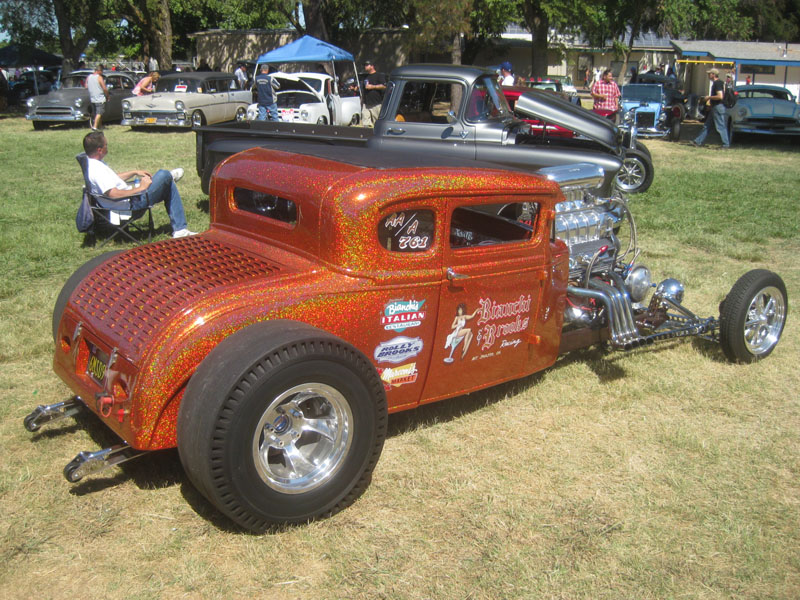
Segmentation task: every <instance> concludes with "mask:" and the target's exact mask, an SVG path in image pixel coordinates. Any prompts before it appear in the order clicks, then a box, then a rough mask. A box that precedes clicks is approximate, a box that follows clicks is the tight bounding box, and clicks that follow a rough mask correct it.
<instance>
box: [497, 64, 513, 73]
mask: <svg viewBox="0 0 800 600" xmlns="http://www.w3.org/2000/svg"><path fill="white" fill-rule="evenodd" d="M500 68H501V69H505V70H506V71H508V72H509V73H510V72H511V71H513V70H514V67H512V66H511V63H510V62H508V61H506V62H502V63H500Z"/></svg>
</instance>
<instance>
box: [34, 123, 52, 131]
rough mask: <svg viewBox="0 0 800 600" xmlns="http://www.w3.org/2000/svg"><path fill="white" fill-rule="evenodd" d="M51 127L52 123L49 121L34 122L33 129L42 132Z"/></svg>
mask: <svg viewBox="0 0 800 600" xmlns="http://www.w3.org/2000/svg"><path fill="white" fill-rule="evenodd" d="M49 126H50V123H48V122H47V121H34V122H33V128H34V129H35V130H36V131H41V130H42V129H47V128H48V127H49Z"/></svg>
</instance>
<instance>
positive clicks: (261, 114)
mask: <svg viewBox="0 0 800 600" xmlns="http://www.w3.org/2000/svg"><path fill="white" fill-rule="evenodd" d="M267 113H269V120H270V121H280V117H279V116H278V103H277V102H273V103H272V104H270V105H269V106H264V105H263V104H259V105H258V120H259V121H266V120H267Z"/></svg>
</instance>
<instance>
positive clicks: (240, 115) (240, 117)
mask: <svg viewBox="0 0 800 600" xmlns="http://www.w3.org/2000/svg"><path fill="white" fill-rule="evenodd" d="M236 121H237V122H238V123H244V122H245V121H247V109H246V108H242V107H241V106H240V107H239V108H237V109H236Z"/></svg>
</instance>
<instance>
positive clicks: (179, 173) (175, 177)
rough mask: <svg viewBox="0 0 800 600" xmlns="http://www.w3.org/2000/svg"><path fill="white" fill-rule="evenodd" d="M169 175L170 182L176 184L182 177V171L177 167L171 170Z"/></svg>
mask: <svg viewBox="0 0 800 600" xmlns="http://www.w3.org/2000/svg"><path fill="white" fill-rule="evenodd" d="M169 174H170V175H172V181H174V182H175V183H178V182H179V181H180V180H181V177H183V169H181V168H180V167H178V168H177V169H172V171H170V172H169Z"/></svg>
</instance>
